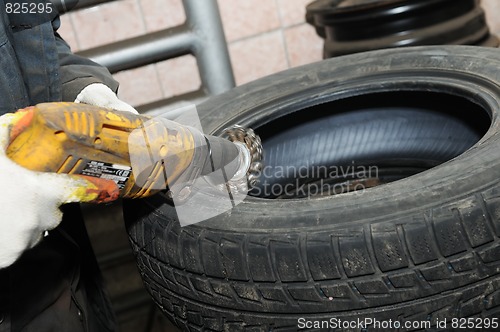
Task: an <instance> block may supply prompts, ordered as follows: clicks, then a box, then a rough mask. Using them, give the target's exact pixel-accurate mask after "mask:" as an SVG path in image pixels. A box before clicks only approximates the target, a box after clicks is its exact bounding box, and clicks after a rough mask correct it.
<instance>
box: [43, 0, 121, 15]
mask: <svg viewBox="0 0 500 332" xmlns="http://www.w3.org/2000/svg"><path fill="white" fill-rule="evenodd" d="M50 1H51V2H52V3H53V4H54V6H55V7H56V8H57V10H58V11H59V13H60V14H64V13H66V12H69V11H71V10H76V9H82V8H87V7H92V6H97V5H100V4H102V3H106V2H111V1H116V0H50Z"/></svg>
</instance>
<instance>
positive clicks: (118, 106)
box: [75, 83, 138, 114]
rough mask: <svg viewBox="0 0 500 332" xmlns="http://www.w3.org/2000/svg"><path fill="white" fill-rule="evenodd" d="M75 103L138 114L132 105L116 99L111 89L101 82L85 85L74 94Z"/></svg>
mask: <svg viewBox="0 0 500 332" xmlns="http://www.w3.org/2000/svg"><path fill="white" fill-rule="evenodd" d="M75 103H83V104H88V105H94V106H100V107H106V108H112V109H115V110H118V111H126V112H132V113H135V114H138V113H137V111H136V110H135V109H134V108H133V107H132V106H130V105H129V104H127V103H126V102H124V101H121V100H120V99H118V97H117V96H116V94H115V93H114V92H113V90H111V89H110V88H109V87H107V86H106V85H104V84H102V83H93V84H90V85H87V86H86V87H85V88H84V89H83V90H82V91H80V93H79V94H78V96H76V99H75Z"/></svg>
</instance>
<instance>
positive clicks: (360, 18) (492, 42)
mask: <svg viewBox="0 0 500 332" xmlns="http://www.w3.org/2000/svg"><path fill="white" fill-rule="evenodd" d="M306 20H307V22H308V23H310V24H311V25H313V26H314V27H315V28H316V31H317V33H318V35H319V36H320V37H322V38H324V39H325V43H324V57H325V58H330V57H334V56H339V55H344V54H351V53H357V52H362V51H369V50H377V49H382V48H391V47H401V46H418V45H476V46H489V47H498V45H499V40H498V38H497V37H495V36H493V35H491V34H490V31H489V28H488V25H487V23H486V18H485V15H484V11H483V9H482V8H481V6H480V3H479V1H478V0H461V1H455V0H317V1H314V2H313V3H311V4H309V5H308V6H307V14H306Z"/></svg>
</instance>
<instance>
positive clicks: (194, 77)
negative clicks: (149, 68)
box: [157, 55, 201, 98]
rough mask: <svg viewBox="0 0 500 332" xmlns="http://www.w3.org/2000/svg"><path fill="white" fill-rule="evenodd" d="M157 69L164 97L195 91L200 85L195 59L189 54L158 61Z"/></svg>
mask: <svg viewBox="0 0 500 332" xmlns="http://www.w3.org/2000/svg"><path fill="white" fill-rule="evenodd" d="M157 69H158V75H159V77H160V85H161V87H162V90H163V95H164V97H165V98H169V97H173V96H177V95H180V94H183V93H186V92H191V91H195V90H198V89H199V88H200V86H201V81H200V75H199V73H198V66H197V65H196V59H195V58H194V57H193V56H191V55H186V56H182V57H180V58H175V59H171V60H167V61H163V62H160V63H158V64H157Z"/></svg>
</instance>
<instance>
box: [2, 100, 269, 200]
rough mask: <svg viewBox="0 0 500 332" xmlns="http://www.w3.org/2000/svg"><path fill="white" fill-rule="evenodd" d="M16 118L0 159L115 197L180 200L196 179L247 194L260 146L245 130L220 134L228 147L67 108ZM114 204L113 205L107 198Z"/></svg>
mask: <svg viewBox="0 0 500 332" xmlns="http://www.w3.org/2000/svg"><path fill="white" fill-rule="evenodd" d="M18 112H23V113H25V115H23V116H22V118H21V120H19V121H18V122H17V123H16V124H15V125H14V126H13V128H12V129H11V138H10V144H9V146H8V148H7V155H8V156H9V157H10V158H11V159H12V160H14V161H15V162H17V163H18V164H20V165H21V166H24V167H26V168H28V169H31V170H36V171H43V172H56V173H66V174H76V175H80V176H84V177H90V178H92V179H95V178H100V179H107V180H113V181H114V182H115V183H116V185H117V187H118V189H119V191H117V192H119V194H118V195H116V194H115V195H110V196H112V197H105V198H101V199H100V201H111V200H114V199H116V198H118V197H124V198H141V197H146V196H150V195H152V194H154V193H156V192H158V191H162V190H169V192H168V193H169V196H171V197H181V196H182V197H181V198H184V196H186V190H183V189H184V188H187V187H188V186H189V184H190V183H192V182H193V181H194V180H195V179H197V178H198V177H200V176H205V177H206V178H207V181H209V182H211V183H213V185H214V186H219V187H221V188H223V187H225V188H228V189H232V190H249V189H250V187H251V186H252V185H254V184H255V178H256V173H258V171H259V169H260V167H261V159H262V145H261V143H260V139H259V138H258V136H256V135H255V134H254V133H253V131H252V130H251V129H245V128H242V127H235V128H228V129H226V135H227V136H228V138H229V140H228V139H224V138H221V137H216V136H210V135H204V134H203V133H202V132H200V131H199V130H197V129H195V128H192V127H188V126H183V125H180V124H179V123H176V122H174V121H170V120H167V119H163V118H150V117H147V116H143V115H136V114H132V113H127V112H118V111H111V110H109V109H103V108H99V107H95V106H89V105H84V104H75V103H44V104H39V105H36V106H32V107H28V108H25V109H22V110H19V111H18ZM115 196H116V197H115Z"/></svg>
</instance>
